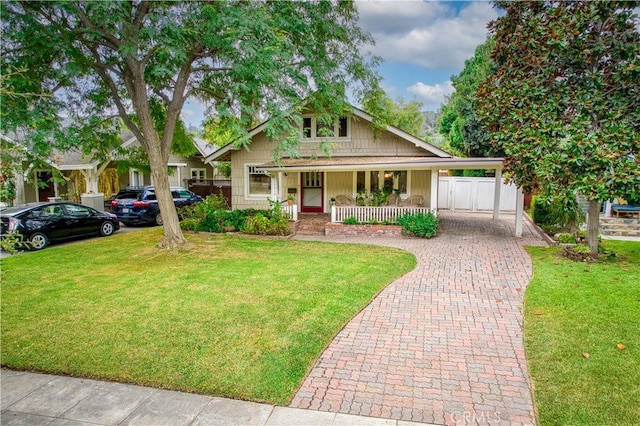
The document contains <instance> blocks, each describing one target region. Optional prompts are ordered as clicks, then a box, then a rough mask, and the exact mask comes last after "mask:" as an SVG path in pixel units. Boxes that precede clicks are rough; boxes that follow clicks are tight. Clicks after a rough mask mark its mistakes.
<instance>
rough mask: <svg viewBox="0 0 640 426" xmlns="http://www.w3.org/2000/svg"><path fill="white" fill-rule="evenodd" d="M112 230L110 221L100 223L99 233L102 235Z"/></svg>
mask: <svg viewBox="0 0 640 426" xmlns="http://www.w3.org/2000/svg"><path fill="white" fill-rule="evenodd" d="M114 231H115V227H114V226H113V223H112V222H109V221H105V222H102V225H100V235H102V236H103V237H108V236H109V235H111V234H113V232H114Z"/></svg>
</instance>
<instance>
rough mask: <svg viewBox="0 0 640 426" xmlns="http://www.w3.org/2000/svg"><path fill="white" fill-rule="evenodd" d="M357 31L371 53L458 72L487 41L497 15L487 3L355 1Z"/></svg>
mask: <svg viewBox="0 0 640 426" xmlns="http://www.w3.org/2000/svg"><path fill="white" fill-rule="evenodd" d="M357 5H358V10H359V12H360V25H361V27H362V28H363V29H364V30H366V31H368V32H370V33H371V34H372V36H373V38H374V39H375V41H376V45H375V46H374V47H372V49H371V50H372V52H373V53H374V54H376V55H379V56H381V57H383V58H385V60H387V61H394V62H404V63H411V64H415V65H420V66H423V67H426V68H436V69H461V68H462V67H463V65H464V61H465V60H466V59H468V58H470V57H472V56H473V52H474V50H475V48H476V46H478V45H479V44H481V43H483V42H484V41H485V39H486V36H487V23H488V22H489V21H491V20H493V19H495V18H497V17H498V12H497V10H495V9H494V8H493V6H492V5H491V4H490V3H487V2H472V3H470V4H468V5H463V6H461V7H454V6H458V4H453V3H441V2H414V1H403V2H381V1H376V2H362V1H361V2H358V3H357Z"/></svg>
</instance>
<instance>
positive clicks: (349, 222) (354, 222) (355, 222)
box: [342, 216, 360, 225]
mask: <svg viewBox="0 0 640 426" xmlns="http://www.w3.org/2000/svg"><path fill="white" fill-rule="evenodd" d="M342 223H343V224H345V225H358V224H359V223H360V222H358V219H356V218H355V217H353V216H349V217H348V218H346V219H345V220H343V221H342Z"/></svg>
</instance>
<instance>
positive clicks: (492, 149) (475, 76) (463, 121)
mask: <svg viewBox="0 0 640 426" xmlns="http://www.w3.org/2000/svg"><path fill="white" fill-rule="evenodd" d="M493 47H494V41H493V39H492V38H489V39H487V41H486V42H484V43H483V44H481V45H479V46H478V47H477V48H476V51H475V54H474V56H473V57H472V58H470V59H467V60H466V61H465V63H464V68H463V70H462V71H461V72H460V74H458V75H454V76H451V83H452V85H453V88H454V89H455V91H454V92H453V93H452V94H451V96H450V97H449V99H448V100H447V103H446V104H445V105H443V106H442V110H441V115H440V119H439V120H438V130H439V131H440V134H442V135H443V136H444V137H445V139H446V140H447V141H448V142H449V145H450V146H451V147H452V148H453V149H454V150H456V152H459V153H461V154H464V155H466V156H468V157H496V156H501V155H502V154H503V153H502V151H501V150H500V149H497V148H496V146H495V145H493V144H492V143H491V141H490V137H489V132H488V131H487V130H486V129H485V128H484V126H483V125H482V123H481V122H480V120H479V119H478V117H477V115H476V109H477V105H476V104H477V100H476V90H477V89H478V86H479V85H480V83H482V82H483V81H485V80H486V79H487V78H488V77H489V76H490V75H491V74H493V72H494V71H495V64H494V62H493V61H492V60H491V52H492V50H493Z"/></svg>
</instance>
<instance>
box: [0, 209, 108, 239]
mask: <svg viewBox="0 0 640 426" xmlns="http://www.w3.org/2000/svg"><path fill="white" fill-rule="evenodd" d="M0 218H1V219H2V226H1V227H0V235H2V236H5V235H6V234H8V233H10V232H18V233H19V234H21V235H22V236H23V237H24V238H25V239H27V240H28V241H29V242H30V246H31V248H32V249H34V250H40V249H43V248H45V247H46V246H47V245H48V244H49V242H50V241H64V240H69V239H73V238H79V237H88V236H91V235H102V236H105V237H106V236H108V235H111V234H113V233H114V232H115V231H117V230H118V229H120V223H119V222H118V218H117V217H116V215H114V214H111V213H105V212H101V211H98V210H95V209H92V208H91V207H87V206H83V205H81V204H76V203H67V202H61V203H60V202H56V203H40V204H35V205H30V206H23V207H8V208H5V209H3V210H1V211H0Z"/></svg>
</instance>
